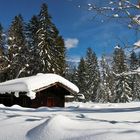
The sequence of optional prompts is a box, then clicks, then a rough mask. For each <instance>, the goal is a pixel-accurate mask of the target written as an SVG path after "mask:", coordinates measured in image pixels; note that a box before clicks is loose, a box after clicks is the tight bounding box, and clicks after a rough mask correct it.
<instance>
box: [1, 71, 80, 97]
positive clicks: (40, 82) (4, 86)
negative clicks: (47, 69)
mask: <svg viewBox="0 0 140 140" xmlns="http://www.w3.org/2000/svg"><path fill="white" fill-rule="evenodd" d="M54 83H60V84H62V85H64V86H66V87H67V88H68V89H70V90H72V91H73V92H76V93H78V92H79V89H78V87H77V86H75V85H74V84H73V83H71V82H70V81H68V80H66V79H65V78H63V77H61V76H59V75H56V74H42V73H40V74H37V75H35V76H30V77H24V78H18V79H14V80H9V81H6V82H3V83H0V93H1V94H4V93H11V92H15V96H18V93H19V92H27V96H29V97H30V98H31V99H34V98H35V95H36V93H35V90H37V89H40V88H43V87H47V86H49V85H51V84H54Z"/></svg>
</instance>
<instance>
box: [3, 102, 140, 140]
mask: <svg viewBox="0 0 140 140" xmlns="http://www.w3.org/2000/svg"><path fill="white" fill-rule="evenodd" d="M0 140H140V103H126V104H92V103H76V102H74V103H67V104H66V108H46V107H42V108H38V109H29V108H22V107H20V106H17V105H15V106H13V107H5V106H3V105H0Z"/></svg>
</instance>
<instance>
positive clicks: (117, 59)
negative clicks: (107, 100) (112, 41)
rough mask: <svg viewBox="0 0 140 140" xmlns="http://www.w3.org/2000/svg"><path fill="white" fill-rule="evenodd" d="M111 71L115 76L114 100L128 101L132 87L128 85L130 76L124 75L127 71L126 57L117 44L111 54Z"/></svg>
mask: <svg viewBox="0 0 140 140" xmlns="http://www.w3.org/2000/svg"><path fill="white" fill-rule="evenodd" d="M113 71H114V73H115V74H118V75H116V78H115V81H116V82H115V83H114V84H115V85H114V86H115V92H114V95H113V101H114V102H128V101H130V100H132V89H131V87H130V76H129V75H125V72H127V71H128V68H127V63H126V57H125V54H124V51H123V49H122V48H121V47H119V46H117V47H116V48H115V51H114V55H113Z"/></svg>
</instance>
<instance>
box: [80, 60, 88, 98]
mask: <svg viewBox="0 0 140 140" xmlns="http://www.w3.org/2000/svg"><path fill="white" fill-rule="evenodd" d="M86 71H87V67H86V64H85V60H84V58H83V57H82V58H81V59H80V62H79V65H78V68H77V75H78V79H77V81H78V83H77V86H78V87H79V89H80V93H81V94H83V95H84V96H85V99H86V101H89V95H88V94H87V90H88V87H87V77H86V76H87V74H86Z"/></svg>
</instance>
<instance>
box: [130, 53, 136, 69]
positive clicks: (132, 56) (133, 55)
mask: <svg viewBox="0 0 140 140" xmlns="http://www.w3.org/2000/svg"><path fill="white" fill-rule="evenodd" d="M137 68H138V58H137V55H136V53H135V52H134V51H132V52H131V54H130V70H136V69H137Z"/></svg>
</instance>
